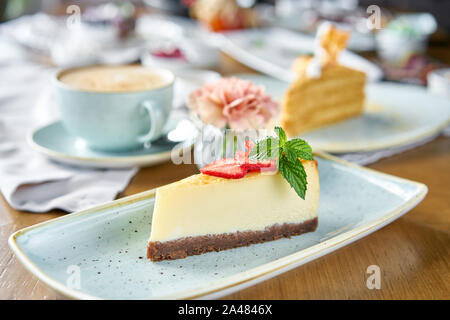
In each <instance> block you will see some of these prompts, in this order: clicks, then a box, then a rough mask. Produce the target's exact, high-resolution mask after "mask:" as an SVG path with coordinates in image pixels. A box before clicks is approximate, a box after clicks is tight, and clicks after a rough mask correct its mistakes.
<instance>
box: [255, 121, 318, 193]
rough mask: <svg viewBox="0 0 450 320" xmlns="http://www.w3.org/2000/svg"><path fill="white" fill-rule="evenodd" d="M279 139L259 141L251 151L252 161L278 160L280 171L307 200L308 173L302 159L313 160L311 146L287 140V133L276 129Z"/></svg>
mask: <svg viewBox="0 0 450 320" xmlns="http://www.w3.org/2000/svg"><path fill="white" fill-rule="evenodd" d="M275 133H276V135H277V137H266V138H264V139H262V140H260V141H257V142H256V144H255V146H254V147H253V149H252V150H251V151H250V154H249V159H251V160H270V159H276V160H277V166H278V170H279V171H280V173H281V174H282V176H283V177H284V178H285V179H286V181H287V182H288V183H289V184H290V186H291V187H292V188H294V190H295V192H296V193H297V194H298V195H299V196H300V198H302V199H305V194H306V189H307V184H308V182H307V180H306V172H305V168H304V167H303V164H302V162H301V161H300V159H304V160H313V159H314V157H313V155H312V149H311V147H310V145H309V144H308V143H307V142H306V141H305V140H302V139H291V140H287V137H286V133H285V132H284V130H283V129H282V128H280V127H275Z"/></svg>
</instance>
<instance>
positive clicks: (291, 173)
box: [278, 157, 308, 200]
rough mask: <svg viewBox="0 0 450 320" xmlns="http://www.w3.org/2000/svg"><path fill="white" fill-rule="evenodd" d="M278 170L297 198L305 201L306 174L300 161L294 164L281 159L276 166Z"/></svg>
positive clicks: (286, 159) (283, 158)
mask: <svg viewBox="0 0 450 320" xmlns="http://www.w3.org/2000/svg"><path fill="white" fill-rule="evenodd" d="M278 170H280V172H281V174H282V175H283V177H284V178H285V179H286V181H287V182H288V183H289V184H290V185H291V187H292V188H294V190H295V192H296V193H297V194H298V195H299V197H300V198H302V199H303V200H305V194H306V185H307V184H308V182H307V181H306V172H305V168H304V167H303V164H302V163H301V161H300V160H298V159H296V160H295V162H292V161H290V160H289V159H288V158H287V157H282V158H281V159H280V161H279V164H278Z"/></svg>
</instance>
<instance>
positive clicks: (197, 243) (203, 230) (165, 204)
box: [147, 160, 320, 261]
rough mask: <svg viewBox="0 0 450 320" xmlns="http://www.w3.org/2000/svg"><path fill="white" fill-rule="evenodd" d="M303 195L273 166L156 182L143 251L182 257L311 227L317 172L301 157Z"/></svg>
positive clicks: (312, 162)
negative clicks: (237, 173)
mask: <svg viewBox="0 0 450 320" xmlns="http://www.w3.org/2000/svg"><path fill="white" fill-rule="evenodd" d="M301 163H302V164H303V167H304V169H305V172H306V176H307V191H306V194H305V199H302V198H301V197H299V196H298V194H297V193H296V192H295V190H294V189H293V188H291V186H290V185H289V183H288V182H287V181H286V180H285V179H284V178H283V176H282V175H281V174H280V173H279V172H277V171H275V172H263V173H261V172H251V173H248V174H246V175H245V176H244V177H242V178H240V179H226V178H220V177H215V176H211V175H206V174H203V173H201V174H197V175H194V176H191V177H188V178H186V179H183V180H181V181H178V182H175V183H172V184H169V185H166V186H164V187H161V188H158V189H157V192H156V200H155V207H154V212H153V221H152V230H151V235H150V240H149V243H148V250H147V256H148V258H149V259H151V260H152V261H160V260H165V259H179V258H185V257H187V256H189V255H196V254H202V253H205V252H209V251H221V250H225V249H231V248H236V247H241V246H248V245H250V244H253V243H260V242H265V241H270V240H275V239H279V238H282V237H290V236H295V235H300V234H302V233H305V232H310V231H314V230H315V229H316V228H317V224H318V206H319V189H320V188H319V174H318V170H317V162H316V161H315V160H308V161H307V160H301Z"/></svg>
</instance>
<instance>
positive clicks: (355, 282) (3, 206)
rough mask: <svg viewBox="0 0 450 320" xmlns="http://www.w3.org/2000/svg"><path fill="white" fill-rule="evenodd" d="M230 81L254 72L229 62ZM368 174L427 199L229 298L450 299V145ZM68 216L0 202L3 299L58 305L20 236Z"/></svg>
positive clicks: (150, 177)
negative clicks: (19, 251)
mask: <svg viewBox="0 0 450 320" xmlns="http://www.w3.org/2000/svg"><path fill="white" fill-rule="evenodd" d="M219 71H221V72H222V73H224V74H230V73H234V72H246V71H250V70H249V69H247V68H245V67H244V66H242V65H240V64H238V63H237V62H235V61H234V60H231V59H230V58H227V57H224V59H222V63H221V68H220V70H219ZM368 167H370V168H373V169H376V170H379V171H382V172H386V173H389V174H393V175H396V176H399V177H403V178H407V179H411V180H416V181H419V182H422V183H425V184H426V185H427V186H428V188H429V192H428V195H427V197H426V198H425V200H424V201H423V202H422V203H420V204H419V205H418V206H417V207H416V208H414V209H413V210H411V211H410V212H409V213H408V214H406V215H405V216H403V217H402V218H400V219H398V220H396V221H395V222H393V223H391V224H390V225H388V226H386V227H384V228H383V229H381V230H379V231H377V232H375V233H374V234H371V235H369V236H367V237H365V238H363V239H361V240H359V241H357V242H356V243H353V244H351V245H349V246H347V247H344V248H342V249H340V250H338V251H336V252H334V253H331V254H329V255H326V256H324V257H322V258H320V259H317V260H315V261H313V262H311V263H308V264H306V265H304V266H301V267H298V268H296V269H294V270H291V271H289V272H287V273H285V274H283V275H280V276H278V277H276V278H273V279H270V280H267V281H265V282H263V283H260V284H258V285H255V286H253V287H250V288H248V289H245V290H242V291H240V292H237V293H235V294H232V295H229V296H227V297H226V299H449V298H450V138H444V137H439V138H437V139H436V140H434V141H432V142H430V143H428V144H426V145H424V146H421V147H419V148H416V149H414V150H411V151H407V152H404V153H402V154H399V155H396V156H393V157H390V158H388V159H383V160H380V161H378V162H377V163H375V164H372V165H369V166H368ZM197 172H198V170H197V168H196V167H195V166H194V165H179V166H177V165H174V164H172V163H165V164H161V165H158V166H154V167H150V168H145V169H141V170H140V171H139V173H138V174H137V175H136V176H135V177H134V178H133V180H132V181H131V183H130V185H129V186H128V188H127V189H126V190H125V192H124V193H123V194H121V195H119V197H123V196H128V195H132V194H135V193H138V192H141V191H145V190H148V189H152V188H155V187H158V186H161V185H164V184H167V183H170V182H173V181H177V180H179V179H181V178H184V177H187V176H190V175H192V174H194V173H197ZM62 214H64V213H63V212H61V211H56V210H55V211H51V212H49V213H29V212H21V211H17V210H14V209H12V208H11V207H10V206H9V205H8V204H7V203H6V201H5V200H4V199H3V198H1V200H0V299H56V298H57V297H56V295H55V294H54V293H53V292H52V291H51V290H50V289H48V288H46V287H45V286H44V285H43V284H42V283H41V282H40V281H38V280H37V279H36V278H34V277H33V276H32V275H31V274H30V273H29V272H27V271H26V270H25V268H24V267H23V266H22V265H21V264H20V262H19V261H18V260H17V259H16V258H15V257H14V255H13V254H12V252H11V250H10V249H9V247H8V244H7V239H8V237H9V235H10V234H11V233H13V232H14V231H16V230H18V229H21V228H24V227H27V226H30V225H32V224H35V223H38V222H42V221H46V220H49V219H52V218H55V217H58V216H60V215H62ZM370 265H378V266H379V267H380V268H381V274H382V277H381V289H380V290H369V289H368V288H367V287H366V278H367V276H368V275H367V274H366V270H367V267H368V266H370Z"/></svg>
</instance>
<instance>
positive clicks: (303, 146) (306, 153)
mask: <svg viewBox="0 0 450 320" xmlns="http://www.w3.org/2000/svg"><path fill="white" fill-rule="evenodd" d="M285 149H291V150H292V151H293V152H295V154H296V155H297V158H300V159H304V160H314V157H313V155H312V149H311V146H310V145H309V144H308V143H307V142H306V141H305V140H302V139H292V140H289V141H288V142H286V145H285Z"/></svg>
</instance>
